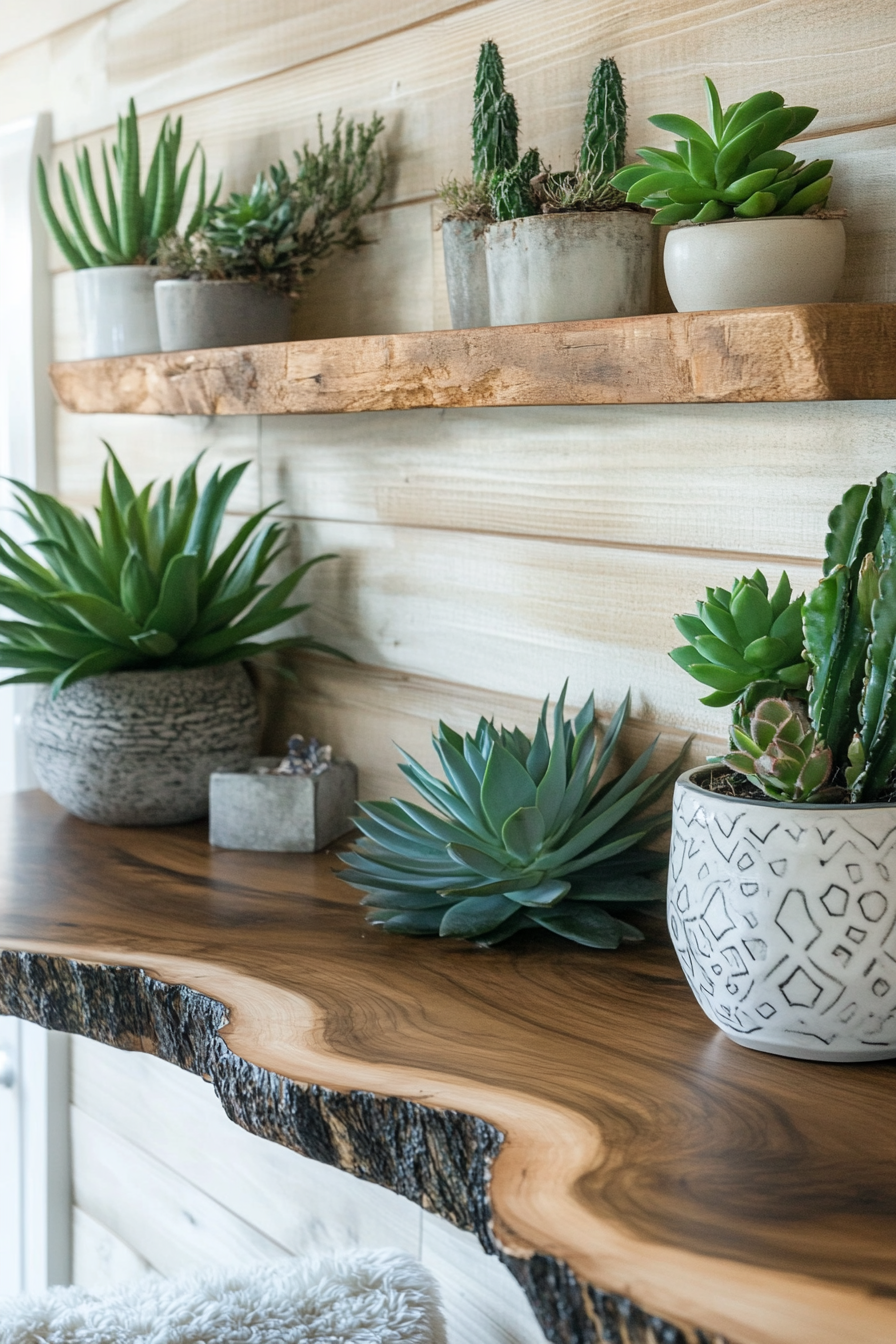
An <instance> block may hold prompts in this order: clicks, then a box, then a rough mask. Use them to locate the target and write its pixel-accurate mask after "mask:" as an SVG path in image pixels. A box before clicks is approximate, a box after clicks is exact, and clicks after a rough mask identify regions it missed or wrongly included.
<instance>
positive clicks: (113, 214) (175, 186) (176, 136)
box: [37, 98, 220, 270]
mask: <svg viewBox="0 0 896 1344" xmlns="http://www.w3.org/2000/svg"><path fill="white" fill-rule="evenodd" d="M182 129H183V122H182V118H180V117H178V119H177V121H176V122H172V121H171V118H170V117H165V119H164V121H163V122H162V127H161V130H160V131H159V135H158V139H157V140H156V144H155V149H154V150H153V154H152V158H151V160H150V164H149V168H148V170H147V174H146V180H145V182H144V183H143V186H142V188H141V185H140V176H141V173H140V132H139V127H138V125H137V109H136V107H135V106H134V100H133V98H132V99H131V101H130V103H129V105H128V113H127V116H126V117H119V118H118V138H117V141H116V143H115V144H114V145H113V146H112V164H111V165H110V163H109V155H108V153H107V150H106V145H105V141H104V142H103V143H102V145H101V147H100V156H101V158H102V161H103V182H104V188H105V196H106V208H105V210H104V209H103V206H102V204H101V202H100V198H99V194H98V192H97V188H96V182H95V180H94V176H93V164H92V162H91V159H90V152H89V150H88V149H87V148H86V147H85V148H84V149H82V150H80V151H79V153H78V154H77V155H76V163H77V170H78V179H79V182H80V185H81V195H82V202H79V200H78V193H77V191H76V189H75V184H74V181H73V179H72V177H71V174H70V173H69V172H68V170H67V169H66V168H65V165H64V164H60V165H59V189H60V193H61V195H62V200H63V203H64V205H65V210H66V214H67V216H68V228H66V227H65V226H64V225H63V223H62V222H61V220H60V218H59V215H58V214H57V212H56V210H55V208H54V206H53V202H52V200H51V199H50V187H49V183H48V181H47V170H46V168H45V166H44V163H43V160H42V159H38V161H37V194H38V201H39V204H40V208H41V212H42V214H43V217H44V221H45V223H46V225H47V228H48V230H49V232H50V234H51V236H52V237H53V239H54V240H55V242H56V244H57V246H58V247H59V250H60V251H61V252H62V255H63V256H64V257H65V259H66V261H67V262H68V263H69V265H70V266H72V267H74V269H75V270H84V269H85V268H87V267H89V266H133V265H142V264H144V263H151V262H154V261H155V260H156V258H157V255H158V251H159V243H160V241H161V239H162V238H164V237H165V235H166V234H168V233H170V231H171V230H172V229H174V228H175V227H176V225H177V222H178V220H179V219H180V216H181V213H182V211H183V205H184V198H185V196H186V193H187V186H188V183H189V180H190V173H191V170H192V168H193V164H194V162H195V161H196V156H197V155H198V156H199V196H198V200H197V202H196V206H195V209H194V210H193V213H192V215H191V217H190V219H189V222H188V223H187V225H186V229H185V236H186V237H187V238H189V237H190V236H191V235H192V234H193V233H194V232H195V230H196V229H197V228H198V227H199V224H200V223H201V222H202V220H203V219H204V218H205V214H206V211H207V210H209V209H211V208H213V207H214V203H215V199H216V197H217V194H218V191H219V189H220V180H219V182H218V185H217V186H216V187H215V189H214V191H212V193H211V195H210V196H209V197H208V198H206V166H205V154H204V153H203V150H202V147H201V146H200V145H199V144H198V143H197V144H195V145H194V146H193V149H192V151H191V152H190V155H189V157H188V158H187V161H186V163H185V164H184V165H183V167H181V168H179V167H178V158H179V154H180V148H181V133H182ZM113 167H114V173H113ZM116 178H117V184H116ZM88 224H89V226H90V227H88ZM91 229H92V233H91Z"/></svg>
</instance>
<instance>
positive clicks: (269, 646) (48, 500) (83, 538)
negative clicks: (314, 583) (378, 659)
mask: <svg viewBox="0 0 896 1344" xmlns="http://www.w3.org/2000/svg"><path fill="white" fill-rule="evenodd" d="M106 448H107V450H108V454H109V456H108V460H107V464H106V467H105V469H104V471H103V482H102V493H101V500H100V506H99V508H98V509H97V511H96V512H97V526H96V528H94V527H92V526H91V525H90V523H89V522H88V521H87V519H85V518H83V517H81V516H80V515H79V514H77V513H75V512H74V511H73V510H72V509H70V508H68V507H67V506H66V505H64V504H62V503H60V502H59V500H57V499H54V497H53V496H52V495H48V494H43V493H41V492H40V491H37V490H33V489H32V488H31V487H30V486H27V485H24V484H23V483H22V482H21V481H14V482H13V485H14V487H15V490H16V492H17V493H16V496H15V497H16V502H17V504H18V506H19V511H20V514H21V517H22V518H23V519H24V521H25V522H26V523H27V525H28V527H29V528H30V530H31V532H32V533H33V541H32V542H31V544H30V549H29V548H28V547H25V546H21V545H19V543H18V542H16V541H15V540H14V539H13V538H12V537H11V536H9V534H8V533H6V532H2V531H0V606H2V607H5V608H6V609H7V610H8V611H10V612H12V613H14V614H15V615H16V616H18V617H20V618H22V619H20V620H4V621H0V667H7V668H17V669H19V672H18V675H16V676H12V677H9V678H7V680H6V681H5V682H4V683H3V684H4V685H8V684H10V683H12V682H51V683H52V694H53V695H56V694H57V693H58V692H59V691H60V690H62V689H63V688H64V687H66V686H69V685H71V684H72V683H73V682H75V681H78V680H80V679H81V678H82V677H89V676H94V675H96V674H98V673H101V672H115V671H124V670H128V669H134V668H143V669H147V668H159V669H162V668H173V667H177V668H189V667H208V666H211V665H212V664H216V663H226V662H232V661H234V660H235V659H243V658H252V657H255V656H256V655H260V654H262V653H269V652H272V651H274V650H276V649H294V648H316V649H323V650H325V651H326V652H329V653H337V652H338V650H335V649H330V648H329V646H327V645H323V644H319V643H318V642H317V641H316V640H314V639H312V638H310V637H309V636H307V635H288V636H285V637H281V638H279V639H274V640H272V641H270V642H261V641H259V639H258V636H260V635H262V634H265V633H266V632H267V631H269V630H271V629H273V628H274V627H276V626H278V625H282V624H283V622H284V621H287V620H290V619H291V618H292V617H294V616H298V615H299V614H300V613H301V612H303V611H305V610H306V609H307V603H303V604H298V605H289V599H290V596H291V594H292V592H293V590H294V589H295V587H296V585H297V584H298V583H299V581H300V579H301V578H302V577H303V576H304V575H305V574H306V573H307V572H308V570H309V569H310V568H311V567H312V565H316V564H319V563H320V562H321V561H322V560H327V559H330V558H332V557H330V556H316V557H315V558H314V559H312V560H308V561H306V562H305V564H303V565H300V566H299V567H298V568H296V569H292V570H291V571H290V572H289V573H288V574H286V575H285V576H284V577H283V578H282V579H280V580H279V581H278V582H276V583H273V584H271V583H268V582H266V581H265V575H266V574H267V572H268V570H269V569H270V567H271V565H272V564H273V563H274V561H275V560H276V559H277V557H278V556H279V555H281V554H282V553H283V551H284V550H285V549H286V545H285V543H284V541H283V536H284V532H285V529H284V527H283V525H282V524H280V523H268V524H267V525H266V526H262V524H263V522H264V519H265V518H266V517H267V515H268V514H269V513H270V511H271V509H272V508H273V507H274V505H268V507H267V508H265V509H261V510H260V511H259V512H257V513H254V514H253V515H252V516H251V517H249V518H247V519H246V520H245V521H244V522H243V523H242V524H241V525H240V527H239V528H238V529H237V531H236V533H235V535H234V536H233V538H232V539H231V540H230V541H229V542H228V543H227V545H225V546H224V547H223V548H222V549H221V550H220V552H219V553H218V554H217V555H216V556H215V555H214V550H215V544H216V541H217V539H218V534H219V531H220V528H221V523H222V520H223V517H224V510H225V508H226V506H227V502H228V500H229V499H230V496H231V495H232V493H233V491H234V489H235V488H236V485H237V483H238V482H239V480H240V478H241V476H242V475H243V472H244V471H245V470H246V467H247V466H248V465H249V464H248V462H241V463H239V464H238V465H237V466H234V467H231V468H230V469H229V470H228V471H225V472H224V473H223V474H222V473H221V471H220V469H216V470H215V471H214V473H213V474H212V476H211V478H210V479H209V481H208V482H207V483H206V485H205V488H204V489H203V490H202V492H201V493H200V492H199V491H198V488H197V484H196V469H197V466H198V463H199V458H197V459H196V460H195V461H194V462H192V463H191V464H190V466H189V467H188V468H187V470H186V471H185V472H184V473H183V475H182V476H181V478H180V480H179V481H177V483H176V484H175V483H174V482H173V481H165V482H164V484H163V485H162V486H161V487H160V488H159V489H158V490H157V491H156V494H155V499H154V500H152V502H151V496H152V488H151V486H146V488H145V489H143V490H141V491H140V492H139V493H137V491H135V489H134V487H133V485H132V484H131V482H130V480H129V479H128V477H127V475H126V473H125V471H124V469H123V468H122V466H121V464H120V462H119V461H118V459H117V457H116V456H115V454H114V452H113V451H112V449H111V448H109V445H108V444H106ZM200 456H201V455H200ZM33 551H36V552H37V553H38V555H39V556H40V559H38V558H37V557H36V556H35V555H34V554H33V553H32V552H33ZM42 561H43V563H42ZM3 571H5V572H3ZM340 656H343V655H340Z"/></svg>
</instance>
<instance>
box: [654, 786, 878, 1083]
mask: <svg viewBox="0 0 896 1344" xmlns="http://www.w3.org/2000/svg"><path fill="white" fill-rule="evenodd" d="M704 774H705V767H704V768H703V769H699V770H693V771H691V772H690V773H689V774H687V775H683V776H682V777H681V778H680V779H679V781H678V783H677V784H676V786H675V800H674V809H673V823H672V843H671V852H670V861H669V886H668V921H669V930H670V933H671V935H672V941H673V943H674V945H675V950H676V952H677V954H678V959H679V961H680V962H681V966H682V969H683V970H684V973H685V975H686V976H687V979H688V983H689V984H690V986H691V989H692V990H693V992H694V994H695V996H696V998H697V1001H698V1003H699V1004H700V1006H701V1008H702V1009H703V1011H704V1012H705V1013H706V1015H707V1016H708V1017H709V1018H710V1019H711V1020H712V1021H713V1022H714V1023H715V1024H716V1025H717V1026H718V1027H720V1028H721V1029H722V1031H724V1032H725V1033H726V1034H727V1035H728V1036H730V1037H731V1038H732V1039H733V1040H736V1041H738V1042H739V1043H740V1044H741V1045H747V1046H751V1047H752V1048H753V1049H758V1050H766V1051H769V1052H771V1053H772V1054H784V1055H790V1056H793V1057H795V1058H799V1059H817V1060H827V1061H830V1062H854V1061H858V1060H870V1059H889V1058H893V1057H896V805H894V804H889V805H888V804H883V805H877V804H869V805H855V804H854V805H851V806H839V807H818V806H812V805H810V806H806V805H793V804H786V803H772V802H768V803H766V802H760V801H753V800H746V799H742V798H729V797H725V796H724V795H721V794H716V793H711V792H709V791H708V790H707V789H703V788H700V787H699V785H697V784H696V783H695V782H693V781H694V779H695V777H697V778H699V777H700V776H701V775H704Z"/></svg>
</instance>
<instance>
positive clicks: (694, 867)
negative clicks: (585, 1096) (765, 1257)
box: [668, 472, 896, 1062]
mask: <svg viewBox="0 0 896 1344" xmlns="http://www.w3.org/2000/svg"><path fill="white" fill-rule="evenodd" d="M829 527H830V531H829V533H828V536H827V539H826V559H825V562H824V568H823V576H822V578H821V580H820V582H819V583H818V586H817V587H816V588H815V589H814V590H813V591H812V593H811V594H810V595H809V597H808V599H805V600H804V598H803V597H802V596H799V597H797V598H793V597H792V594H791V591H790V585H789V583H788V581H787V576H786V575H782V576H781V580H780V582H779V583H778V585H777V587H776V588H775V590H774V591H773V592H772V591H770V585H769V584H768V583H767V581H766V580H765V578H764V576H763V575H762V574H761V573H759V572H758V571H757V573H756V574H754V575H753V577H752V578H745V579H741V580H739V582H737V583H735V584H734V586H733V588H732V589H731V591H730V592H729V591H727V590H725V589H722V588H711V589H708V590H707V594H706V601H705V602H699V603H698V604H697V614H696V615H694V616H690V615H688V616H678V617H676V618H675V623H676V625H677V627H678V630H679V632H680V633H681V634H682V635H684V637H685V639H686V640H687V643H686V644H685V645H683V646H682V647H681V648H678V649H675V650H674V651H673V653H672V657H673V658H674V660H675V661H676V662H677V663H678V664H679V666H681V667H683V668H685V669H686V670H687V671H688V672H689V673H690V674H691V676H692V677H694V678H696V680H698V681H699V682H701V683H702V684H703V685H706V686H710V687H711V688H712V690H711V692H710V694H709V695H708V696H706V697H705V698H704V700H703V703H704V704H708V705H718V706H721V705H728V704H733V706H734V710H733V716H732V717H733V722H732V725H731V747H730V750H729V751H728V752H727V754H726V755H725V756H723V757H720V758H715V759H714V760H713V761H712V763H711V764H710V765H709V766H708V767H702V768H700V769H697V770H692V771H690V772H689V773H688V774H686V775H683V776H682V777H681V779H679V781H678V783H677V785H676V789H675V799H674V818H673V823H672V852H671V856H670V865H669V891H668V916H669V927H670V930H671V933H672V938H673V941H674V944H675V948H676V951H677V952H678V956H679V959H680V961H681V964H682V967H683V968H684V971H685V974H686V975H687V978H688V981H689V983H690V985H691V988H692V989H693V991H694V993H695V995H696V997H697V999H698V1001H699V1003H700V1005H701V1007H702V1008H703V1009H704V1011H705V1012H706V1013H707V1015H708V1016H709V1017H710V1018H711V1019H712V1021H713V1022H715V1023H716V1024H717V1025H718V1026H719V1027H721V1029H722V1030H723V1031H724V1032H725V1033H726V1034H727V1035H728V1036H730V1037H731V1038H732V1039H733V1040H735V1041H737V1042H739V1043H740V1044H741V1045H746V1046H751V1047H753V1048H754V1049H757V1050H765V1051H769V1052H770V1053H772V1054H780V1055H790V1056H793V1057H795V1058H800V1059H815V1060H827V1061H831V1062H853V1061H861V1060H874V1059H890V1058H896V474H894V473H892V472H887V473H885V474H884V475H882V476H880V477H879V478H878V479H877V481H876V482H875V483H874V484H873V485H871V486H867V485H855V486H852V487H851V488H850V489H849V490H848V491H847V492H846V494H845V495H844V497H843V500H842V502H841V503H840V504H839V505H838V506H837V508H835V509H834V511H833V512H832V514H831V516H830V519H829Z"/></svg>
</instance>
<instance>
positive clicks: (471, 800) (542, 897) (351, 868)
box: [340, 688, 681, 948]
mask: <svg viewBox="0 0 896 1344" xmlns="http://www.w3.org/2000/svg"><path fill="white" fill-rule="evenodd" d="M565 694H566V692H565V688H564V691H563V693H562V694H561V696H560V699H559V700H558V701H557V704H556V706H555V709H554V715H553V740H552V739H551V735H550V733H549V728H548V702H547V700H546V701H545V703H544V706H543V708H542V711H541V716H540V718H539V720H538V722H537V723H536V726H535V732H534V734H533V735H532V737H528V736H527V735H526V734H525V733H523V732H522V731H521V729H519V728H513V729H508V728H496V727H495V725H494V723H493V722H490V721H488V720H487V719H485V718H482V719H480V721H479V725H478V727H477V729H476V732H475V733H474V734H472V735H471V734H469V733H468V734H466V735H463V734H461V733H459V732H456V731H455V730H454V729H453V728H449V727H448V726H447V724H444V723H440V724H439V731H438V734H437V735H435V736H434V737H433V748H434V750H435V753H436V755H437V756H438V758H439V762H440V764H441V767H442V770H443V772H444V776H445V778H444V780H442V779H438V778H436V776H434V775H431V774H430V773H429V772H428V771H427V770H425V769H424V768H423V766H422V765H419V764H418V763H417V762H416V761H415V760H414V759H413V758H412V757H411V756H408V755H407V753H405V752H403V753H402V754H403V755H404V758H405V763H404V764H403V765H401V766H400V767H399V768H400V769H401V770H402V772H403V773H404V774H405V776H406V777H407V779H408V780H409V781H410V782H411V784H412V785H413V786H414V788H415V790H416V791H417V792H418V793H419V794H420V796H421V797H422V799H423V801H424V802H425V803H426V804H428V806H427V807H421V806H419V804H417V803H410V802H405V801H403V800H401V799H398V798H393V799H392V800H391V801H389V802H369V803H361V804H359V810H360V816H359V817H358V818H357V821H356V824H357V826H358V829H359V830H360V831H361V832H362V833H363V838H362V839H361V840H360V841H358V843H357V844H356V845H355V846H354V847H353V849H352V850H351V851H349V852H348V853H345V854H342V855H341V856H340V857H341V858H342V859H343V860H344V862H345V864H346V868H345V869H344V870H343V872H342V873H341V874H340V876H341V877H342V879H343V881H345V882H348V883H349V884H350V885H351V886H354V887H358V888H360V889H361V890H362V891H364V892H365V893H366V895H365V896H364V898H363V901H362V904H363V905H365V906H366V907H367V908H368V918H369V919H370V921H371V922H372V923H374V924H379V925H382V927H383V928H384V929H386V930H388V931H389V932H390V933H404V934H413V935H418V936H419V935H430V936H440V937H442V938H467V939H471V940H474V941H475V942H477V943H480V944H482V945H485V946H488V947H493V946H495V945H496V944H498V943H503V942H504V941H505V940H506V939H508V938H511V937H513V936H514V935H515V934H518V933H521V932H523V931H528V932H530V933H536V934H540V935H542V936H543V935H544V934H545V933H547V934H553V935H556V936H558V937H560V938H567V939H570V940H571V941H573V942H576V943H581V944H584V945H585V946H586V947H595V948H617V947H618V946H619V945H620V943H622V942H637V941H639V940H640V939H641V938H642V937H643V934H642V932H641V931H640V930H639V929H638V928H637V927H636V926H635V925H633V924H631V923H629V922H628V920H627V919H623V918H620V915H621V914H628V913H629V912H630V911H631V910H633V909H634V910H637V909H638V907H642V906H644V905H645V904H646V903H648V902H654V901H656V900H662V899H663V891H662V887H661V886H660V885H659V884H658V883H657V882H656V881H655V880H653V879H652V877H651V874H653V873H655V872H656V871H657V870H658V869H662V868H664V867H665V866H666V856H665V854H661V853H657V852H656V850H653V849H650V848H648V845H649V842H650V841H651V840H652V839H654V838H656V837H657V836H659V835H662V834H663V832H664V831H666V830H667V829H668V825H669V813H668V812H656V810H655V809H654V805H655V804H657V803H658V802H659V801H660V800H661V798H662V796H663V794H664V793H665V791H666V789H667V788H668V787H669V785H670V784H671V782H672V780H673V779H674V777H675V774H676V772H677V770H678V769H679V768H680V762H681V757H679V758H678V759H677V760H676V761H674V762H673V763H672V764H671V765H670V766H667V767H666V769H665V770H662V771H660V772H659V773H657V774H649V773H646V772H647V767H648V765H649V763H650V759H651V757H652V755H653V752H654V749H655V747H656V742H653V743H652V744H651V745H650V746H649V747H648V748H647V749H646V750H645V751H644V752H643V753H642V754H641V755H640V756H639V757H638V759H637V760H636V761H635V762H634V763H633V764H632V765H630V766H629V767H628V768H627V769H623V770H622V771H621V773H619V774H615V775H610V773H609V771H610V765H611V761H612V759H613V756H614V752H615V749H616V746H617V743H618V739H619V735H620V733H621V731H622V729H623V727H624V725H625V723H626V720H627V718H628V715H629V699H628V697H626V699H625V700H624V701H623V703H622V704H621V705H620V706H619V709H618V710H617V711H616V714H615V716H614V717H613V720H612V722H611V723H610V725H609V726H608V728H607V730H606V733H605V735H604V737H603V739H602V741H601V743H600V746H599V748H598V743H597V739H596V735H595V716H594V698H593V696H592V697H589V699H588V702H587V703H586V705H585V707H584V708H583V709H582V710H581V712H580V713H579V714H578V715H577V716H576V717H575V719H565V718H564V699H565Z"/></svg>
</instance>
